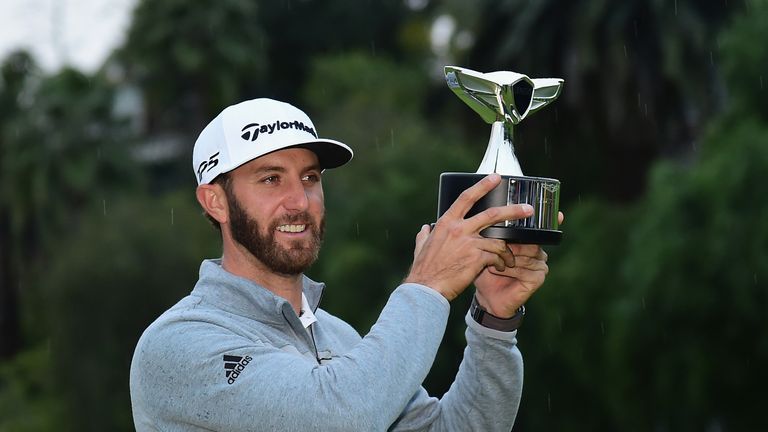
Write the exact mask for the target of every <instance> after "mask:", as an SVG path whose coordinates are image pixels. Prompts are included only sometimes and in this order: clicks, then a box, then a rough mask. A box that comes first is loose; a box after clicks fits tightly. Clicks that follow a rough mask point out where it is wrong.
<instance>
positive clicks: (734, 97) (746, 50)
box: [720, 0, 768, 122]
mask: <svg viewBox="0 0 768 432" xmlns="http://www.w3.org/2000/svg"><path fill="white" fill-rule="evenodd" d="M747 6H748V10H749V13H746V14H742V15H739V16H737V17H735V19H734V20H733V22H732V23H731V25H730V30H729V31H726V32H725V33H724V34H723V36H722V44H721V46H720V52H721V53H722V57H723V62H722V71H723V73H724V75H725V76H726V79H727V81H728V83H729V87H728V89H729V90H730V92H729V99H730V100H731V102H732V107H731V108H732V109H733V110H735V111H738V112H740V111H741V110H744V111H747V112H750V113H752V114H753V115H759V118H760V120H761V121H763V122H768V73H767V72H766V71H768V49H766V47H765V44H762V43H755V41H759V40H762V39H763V38H764V37H765V35H766V34H768V19H766V18H767V17H768V2H766V1H764V0H757V1H748V2H747Z"/></svg>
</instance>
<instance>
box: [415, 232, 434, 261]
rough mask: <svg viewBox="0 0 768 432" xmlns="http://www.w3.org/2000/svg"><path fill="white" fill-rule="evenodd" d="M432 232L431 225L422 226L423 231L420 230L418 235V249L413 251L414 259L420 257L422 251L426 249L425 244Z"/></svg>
mask: <svg viewBox="0 0 768 432" xmlns="http://www.w3.org/2000/svg"><path fill="white" fill-rule="evenodd" d="M430 231H431V229H430V227H429V225H427V224H424V225H422V226H421V230H419V232H418V234H416V247H414V249H413V257H414V258H416V257H417V256H419V253H421V249H422V248H423V247H424V243H426V241H427V238H428V237H429V232H430Z"/></svg>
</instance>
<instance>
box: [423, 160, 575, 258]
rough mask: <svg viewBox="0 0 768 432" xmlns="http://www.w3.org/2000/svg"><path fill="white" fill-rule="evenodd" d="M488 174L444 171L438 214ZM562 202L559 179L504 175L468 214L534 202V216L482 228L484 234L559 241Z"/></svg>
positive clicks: (516, 239) (524, 241)
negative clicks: (559, 211) (491, 208)
mask: <svg viewBox="0 0 768 432" xmlns="http://www.w3.org/2000/svg"><path fill="white" fill-rule="evenodd" d="M485 176H486V175H485V174H476V173H443V174H441V175H440V191H439V193H438V204H437V207H438V213H437V217H438V218H439V217H440V216H442V215H443V213H445V211H446V210H448V208H449V207H450V206H451V204H453V202H454V201H456V198H458V197H459V195H460V194H461V193H462V192H463V191H464V190H466V189H468V188H469V187H470V186H472V185H474V184H475V183H477V182H478V181H480V180H482V179H483V178H484V177H485ZM559 202H560V181H558V180H555V179H550V178H544V177H516V176H506V175H502V176H501V183H500V184H499V185H498V186H496V187H495V188H494V189H493V190H491V191H490V192H488V194H486V195H485V196H484V197H482V198H480V200H478V201H477V202H476V203H475V205H474V206H472V208H471V209H470V210H469V211H468V212H467V214H466V216H465V217H472V216H474V215H476V214H477V213H480V212H481V211H483V210H485V209H487V208H489V207H499V206H505V205H510V204H530V205H531V206H533V215H532V216H530V217H528V218H525V219H518V220H514V221H504V222H502V223H500V224H496V225H493V226H490V227H488V228H485V229H483V230H482V231H480V235H482V236H483V237H488V238H497V239H502V240H505V241H506V242H507V243H522V244H540V245H556V244H559V243H560V241H561V240H562V238H563V232H562V231H560V230H559V229H558V228H559V222H558V220H557V219H558V210H559Z"/></svg>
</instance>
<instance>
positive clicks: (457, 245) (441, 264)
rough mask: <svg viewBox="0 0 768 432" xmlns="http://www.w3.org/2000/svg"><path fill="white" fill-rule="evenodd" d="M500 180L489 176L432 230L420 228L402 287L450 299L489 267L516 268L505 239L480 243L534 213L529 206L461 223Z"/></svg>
mask: <svg viewBox="0 0 768 432" xmlns="http://www.w3.org/2000/svg"><path fill="white" fill-rule="evenodd" d="M500 180H501V177H499V175H497V174H491V175H489V176H487V177H485V178H483V179H482V180H481V181H479V182H478V183H477V184H475V185H473V186H472V187H470V188H469V189H467V190H465V191H464V192H462V193H461V195H459V197H458V198H457V199H456V201H455V202H454V203H453V205H451V207H450V208H449V209H448V210H447V211H446V212H445V213H444V214H443V216H442V217H440V219H438V221H437V223H436V224H435V228H434V230H432V232H430V228H429V225H424V226H423V227H422V228H421V231H419V234H418V235H417V236H416V248H415V250H414V259H413V264H412V265H411V271H410V273H409V274H408V276H407V277H406V278H405V282H414V283H420V284H423V285H426V286H428V287H430V288H432V289H434V290H436V291H438V292H439V293H440V294H442V295H443V296H444V297H445V298H447V299H448V300H453V299H454V298H456V296H458V295H459V294H461V292H462V291H464V289H465V288H466V287H467V286H468V285H469V284H470V282H472V281H473V280H474V279H475V278H477V276H478V275H479V274H480V272H482V271H483V269H485V268H486V267H488V266H491V267H493V268H495V269H496V270H497V271H498V272H504V271H505V269H506V268H507V267H512V266H514V264H515V261H514V260H515V258H514V256H513V255H512V252H511V251H510V249H508V248H507V245H506V243H505V242H504V241H503V240H498V239H489V238H484V237H482V236H481V235H480V231H481V230H483V229H485V228H487V227H489V226H491V225H494V224H497V223H500V222H502V221H505V220H516V219H522V218H526V217H528V216H530V215H532V214H533V208H532V207H531V206H530V205H527V204H516V205H509V206H503V207H490V208H488V209H485V210H484V211H482V212H480V213H478V214H476V215H474V216H472V217H470V218H468V219H464V216H466V214H467V212H468V211H469V210H470V209H471V208H472V206H473V205H474V204H475V203H476V202H477V201H478V200H479V199H480V198H482V197H483V196H485V194H487V193H488V192H489V191H491V190H492V189H493V188H495V187H496V186H497V185H498V184H499V182H500Z"/></svg>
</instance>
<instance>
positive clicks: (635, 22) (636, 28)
mask: <svg viewBox="0 0 768 432" xmlns="http://www.w3.org/2000/svg"><path fill="white" fill-rule="evenodd" d="M634 24H635V39H637V20H635V23H634Z"/></svg>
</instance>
